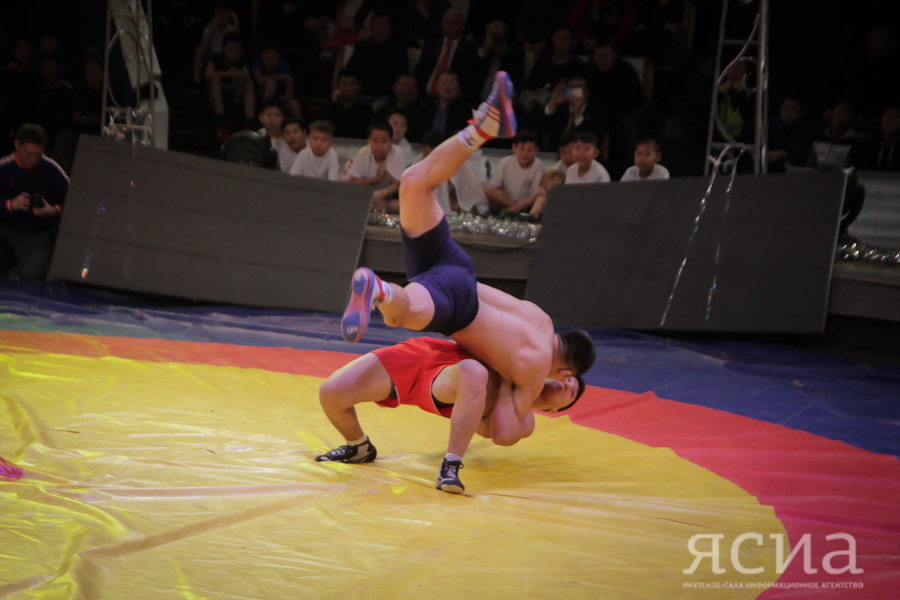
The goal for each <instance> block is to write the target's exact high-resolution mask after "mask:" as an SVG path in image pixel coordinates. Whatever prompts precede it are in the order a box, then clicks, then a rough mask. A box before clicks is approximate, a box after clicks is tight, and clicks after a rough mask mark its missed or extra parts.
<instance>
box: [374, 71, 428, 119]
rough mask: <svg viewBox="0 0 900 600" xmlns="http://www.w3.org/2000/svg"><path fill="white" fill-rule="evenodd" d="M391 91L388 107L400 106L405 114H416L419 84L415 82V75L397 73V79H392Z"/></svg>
mask: <svg viewBox="0 0 900 600" xmlns="http://www.w3.org/2000/svg"><path fill="white" fill-rule="evenodd" d="M391 91H392V95H391V101H390V103H389V105H388V106H389V107H391V108H402V109H403V110H404V111H406V114H407V115H414V114H416V107H417V106H418V101H419V84H417V83H416V78H415V77H413V76H412V75H410V74H409V73H403V74H401V75H398V76H397V79H395V80H394V85H393V87H391ZM383 112H384V111H382V114H383Z"/></svg>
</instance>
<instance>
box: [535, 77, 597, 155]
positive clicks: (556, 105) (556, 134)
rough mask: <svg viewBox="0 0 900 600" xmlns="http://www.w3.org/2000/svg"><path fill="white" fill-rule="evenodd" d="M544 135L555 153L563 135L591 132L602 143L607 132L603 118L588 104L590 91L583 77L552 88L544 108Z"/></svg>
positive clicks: (589, 102) (593, 106)
mask: <svg viewBox="0 0 900 600" xmlns="http://www.w3.org/2000/svg"><path fill="white" fill-rule="evenodd" d="M543 128H544V131H545V132H546V133H547V137H548V145H549V147H550V148H551V149H553V150H556V149H557V148H558V147H559V138H560V136H561V135H563V134H564V133H566V132H580V131H590V132H593V133H594V134H595V135H596V136H597V137H598V139H603V138H604V136H605V135H606V132H607V130H608V128H609V126H608V121H607V118H606V115H604V114H603V112H602V111H601V109H600V108H599V107H598V106H597V105H596V104H595V103H594V102H592V100H591V89H590V87H589V86H588V84H587V82H586V81H585V79H584V78H583V77H572V78H570V79H569V80H567V81H566V82H565V83H564V84H563V83H559V84H557V85H556V87H554V88H553V95H552V96H550V101H549V102H548V103H547V106H546V107H545V108H544V126H543Z"/></svg>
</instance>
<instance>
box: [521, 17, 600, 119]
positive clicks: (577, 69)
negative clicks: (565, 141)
mask: <svg viewBox="0 0 900 600" xmlns="http://www.w3.org/2000/svg"><path fill="white" fill-rule="evenodd" d="M551 43H552V45H553V51H552V52H549V53H548V52H545V53H543V54H542V55H541V57H540V58H539V59H538V60H537V62H535V64H534V67H533V68H532V69H531V74H530V75H529V76H528V78H527V79H526V80H525V84H524V86H523V88H524V90H523V91H522V93H521V94H520V100H521V102H522V104H524V106H525V109H526V110H532V111H537V114H538V115H539V114H540V111H541V110H542V109H543V107H544V106H545V105H546V104H547V102H548V101H549V100H550V96H551V94H552V93H553V89H554V88H555V87H556V86H557V85H559V84H560V83H561V82H564V81H568V80H569V79H572V78H575V77H584V75H585V73H586V70H587V69H586V66H585V64H584V62H583V61H581V60H580V59H579V58H578V56H576V54H575V31H574V30H573V29H572V28H571V27H568V26H565V25H563V26H560V27H557V28H556V31H554V32H553V37H552V38H551Z"/></svg>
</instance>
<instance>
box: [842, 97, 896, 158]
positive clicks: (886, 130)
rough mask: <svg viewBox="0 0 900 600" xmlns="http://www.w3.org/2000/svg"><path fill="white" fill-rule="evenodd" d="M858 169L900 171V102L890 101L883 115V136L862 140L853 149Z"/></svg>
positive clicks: (852, 152) (852, 153) (853, 156)
mask: <svg viewBox="0 0 900 600" xmlns="http://www.w3.org/2000/svg"><path fill="white" fill-rule="evenodd" d="M851 159H852V160H851V162H852V163H853V165H854V166H855V167H857V168H858V169H866V170H871V171H894V172H896V171H900V102H893V103H889V104H888V106H887V108H885V109H884V113H882V115H881V136H880V138H879V139H875V140H872V141H870V142H861V143H859V144H857V145H856V146H854V147H853V149H852V150H851Z"/></svg>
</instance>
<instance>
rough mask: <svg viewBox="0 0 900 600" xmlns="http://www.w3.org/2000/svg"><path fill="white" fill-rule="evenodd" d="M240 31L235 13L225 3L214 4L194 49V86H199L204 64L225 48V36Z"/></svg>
mask: <svg viewBox="0 0 900 600" xmlns="http://www.w3.org/2000/svg"><path fill="white" fill-rule="evenodd" d="M232 32H234V33H240V32H241V28H240V24H239V23H238V16H237V13H236V12H234V11H233V10H231V9H230V8H228V6H227V5H225V4H220V5H218V6H216V8H215V9H214V10H213V15H212V19H210V22H209V24H207V25H206V27H204V28H203V34H202V35H201V38H200V45H198V46H197V48H196V49H195V50H194V87H195V88H198V89H199V88H200V77H201V75H202V74H203V71H204V69H205V66H206V64H207V63H208V62H209V60H210V59H211V58H212V57H213V56H215V55H217V54H222V53H223V52H224V50H225V36H226V35H227V34H229V33H232Z"/></svg>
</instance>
